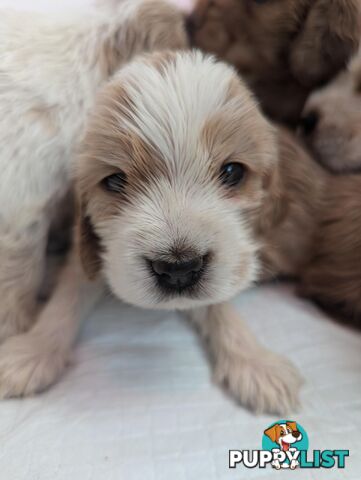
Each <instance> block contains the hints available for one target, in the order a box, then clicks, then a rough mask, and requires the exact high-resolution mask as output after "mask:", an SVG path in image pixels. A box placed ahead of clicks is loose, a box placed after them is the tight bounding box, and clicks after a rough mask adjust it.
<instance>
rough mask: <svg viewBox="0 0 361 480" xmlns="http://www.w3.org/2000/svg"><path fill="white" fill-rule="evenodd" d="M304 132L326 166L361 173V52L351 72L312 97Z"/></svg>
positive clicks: (313, 150) (338, 170) (301, 129)
mask: <svg viewBox="0 0 361 480" xmlns="http://www.w3.org/2000/svg"><path fill="white" fill-rule="evenodd" d="M300 133H301V134H302V137H303V138H304V140H305V141H306V142H307V144H308V146H309V147H310V148H311V150H312V152H313V153H314V154H315V157H316V158H317V159H318V160H319V161H320V163H322V164H323V165H324V166H325V167H327V168H329V169H330V170H332V171H334V172H353V171H360V170H361V51H360V53H359V55H358V56H357V57H356V58H355V59H354V61H353V62H352V64H351V66H350V69H349V71H347V72H345V73H342V74H340V76H339V77H338V78H337V79H336V80H335V81H334V82H333V83H332V84H330V85H329V86H327V87H325V88H323V89H321V90H319V91H317V92H315V93H314V94H312V95H311V96H310V98H309V99H308V101H307V103H306V106H305V109H304V112H303V115H302V119H301V124H300Z"/></svg>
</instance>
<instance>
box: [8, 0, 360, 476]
mask: <svg viewBox="0 0 361 480" xmlns="http://www.w3.org/2000/svg"><path fill="white" fill-rule="evenodd" d="M90 3H91V1H90V0H62V1H55V0H53V1H52V2H51V1H49V0H48V1H47V0H36V1H35V0H33V1H30V0H23V1H22V2H21V1H19V0H0V6H3V5H5V4H7V5H11V6H13V7H20V8H21V7H24V6H25V7H26V8H30V7H31V8H32V9H35V8H36V9H44V8H45V9H47V10H48V9H60V8H65V7H68V6H71V7H82V5H85V4H90ZM185 3H186V0H185ZM236 305H237V307H238V308H239V310H240V312H242V315H243V317H244V318H245V319H247V321H248V322H249V324H250V325H251V326H252V328H253V330H254V331H255V332H256V333H257V335H258V336H259V338H260V340H261V341H262V342H263V343H264V344H266V345H267V346H268V347H269V348H271V349H273V350H275V351H277V352H280V353H283V354H284V355H286V356H288V357H289V358H291V359H292V360H293V361H294V363H295V364H296V365H297V366H298V367H299V369H300V370H301V372H302V374H303V375H304V377H305V379H306V383H305V386H304V388H303V391H302V405H303V406H302V410H301V411H300V412H299V413H294V414H292V416H293V418H294V420H296V421H298V422H300V423H301V425H302V426H303V427H304V428H305V429H306V431H307V432H308V434H309V437H310V447H311V448H312V449H321V450H322V449H350V455H351V456H350V458H349V459H348V461H347V468H346V469H345V470H334V471H332V470H331V471H328V470H324V471H319V470H301V471H295V472H283V473H279V472H276V471H271V470H270V469H266V470H260V469H253V470H245V469H242V468H240V469H237V470H236V471H230V470H229V469H228V450H229V449H259V448H261V438H262V433H263V430H264V429H265V428H266V427H267V426H268V425H269V424H270V423H271V422H273V421H276V420H278V419H277V418H274V417H270V416H259V417H256V416H254V415H252V414H250V413H249V412H247V411H245V410H244V409H242V408H241V407H239V406H237V405H235V404H234V403H233V402H232V401H231V400H229V399H228V398H227V397H226V396H225V395H224V394H223V393H222V392H221V391H220V390H219V389H218V388H217V387H215V386H214V385H213V384H212V382H211V380H210V371H209V366H208V363H207V360H206V358H205V355H204V354H203V351H202V348H201V346H200V345H199V342H198V339H197V336H196V335H195V334H194V332H193V331H192V330H191V329H190V328H189V326H188V325H187V324H186V323H185V322H184V321H183V320H182V319H181V318H180V317H179V316H178V315H177V314H175V313H171V314H168V313H164V312H161V313H159V312H145V311H140V310H136V309H132V308H130V307H126V306H122V305H120V304H119V303H118V302H116V301H115V300H112V299H108V300H106V301H104V302H103V303H102V305H100V306H99V308H98V309H97V310H96V311H95V312H94V314H93V315H92V316H91V318H90V319H89V321H88V322H87V324H86V325H85V327H84V330H83V334H82V338H81V340H80V342H79V345H78V347H77V349H76V354H75V358H74V365H73V366H72V367H71V368H70V369H69V370H68V372H67V373H66V375H64V377H63V378H62V380H61V381H60V382H59V383H58V384H57V385H56V386H55V387H54V388H52V389H51V390H50V391H49V392H47V393H45V394H43V395H41V396H38V397H34V398H30V399H25V400H11V401H6V402H3V403H1V404H0V445H1V448H0V479H1V480H80V479H81V480H123V479H124V480H232V479H235V480H236V479H270V478H278V477H279V476H282V477H284V478H287V479H288V478H295V479H302V480H310V479H313V480H323V479H326V478H327V479H331V480H342V479H347V480H359V479H360V476H361V440H360V432H361V334H359V333H357V332H353V331H351V330H348V329H346V328H343V327H341V326H340V325H338V324H336V323H334V322H332V321H331V320H330V319H328V318H327V317H325V316H324V315H323V314H321V313H320V312H318V310H316V309H315V308H314V307H313V306H311V305H310V304H308V303H306V302H303V301H301V300H299V299H297V298H296V297H295V296H294V294H293V292H292V287H288V286H284V285H278V286H264V287H260V288H257V289H253V290H251V291H249V292H246V293H245V294H244V295H242V296H241V297H240V298H239V299H237V300H236Z"/></svg>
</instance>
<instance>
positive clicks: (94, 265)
mask: <svg viewBox="0 0 361 480" xmlns="http://www.w3.org/2000/svg"><path fill="white" fill-rule="evenodd" d="M77 211H78V213H77V225H76V228H77V232H76V234H77V248H78V253H79V256H80V261H81V264H82V267H83V269H84V272H85V274H86V276H87V277H88V278H89V280H94V279H95V278H96V277H97V275H98V274H99V271H100V269H101V258H100V251H101V245H100V241H99V237H98V236H97V234H96V233H95V231H94V228H93V225H92V222H91V218H90V216H89V215H88V214H87V212H86V202H85V200H84V199H80V201H79V202H78V207H77Z"/></svg>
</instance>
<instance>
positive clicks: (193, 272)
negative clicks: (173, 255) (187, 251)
mask: <svg viewBox="0 0 361 480" xmlns="http://www.w3.org/2000/svg"><path fill="white" fill-rule="evenodd" d="M206 262H207V255H204V256H197V257H193V258H191V259H188V260H186V261H174V262H167V261H163V260H155V261H151V262H149V263H150V267H151V271H152V273H153V275H154V276H155V277H156V279H157V282H158V285H159V286H160V288H161V289H162V290H164V291H165V292H169V293H172V292H174V293H182V292H183V291H185V290H187V289H190V288H192V287H194V286H196V284H197V283H198V282H199V281H200V279H201V277H202V275H203V272H204V270H205V266H206Z"/></svg>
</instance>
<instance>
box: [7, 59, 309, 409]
mask: <svg viewBox="0 0 361 480" xmlns="http://www.w3.org/2000/svg"><path fill="white" fill-rule="evenodd" d="M288 151H289V150H288ZM277 164H278V152H277V137H276V134H275V131H274V129H273V128H272V127H271V126H270V125H269V124H268V122H267V121H266V120H265V119H264V118H263V116H262V115H261V114H260V112H259V110H258V109H257V107H256V104H255V102H254V100H253V99H252V97H251V95H250V93H249V92H248V90H247V89H246V88H245V86H244V85H243V84H242V83H241V81H240V80H239V79H238V78H237V76H236V74H235V72H234V71H233V69H232V68H230V67H228V66H226V65H225V64H222V63H217V62H215V61H214V59H212V58H210V57H204V56H203V55H202V54H200V53H197V52H195V53H172V52H164V53H158V54H153V55H149V56H143V57H141V58H139V59H137V60H135V61H133V62H131V63H130V64H128V65H127V66H125V67H124V68H123V69H122V70H121V71H120V72H119V74H117V75H116V76H115V78H114V80H113V81H111V82H110V83H109V84H108V85H107V86H106V88H105V89H104V90H103V91H102V94H101V95H99V97H98V101H97V104H96V107H95V111H94V112H93V114H92V115H91V119H90V122H89V126H88V128H87V134H86V137H85V140H84V142H83V147H82V154H81V156H80V159H79V165H78V172H77V174H78V200H79V222H78V234H79V235H78V239H77V242H78V247H79V253H80V255H77V253H76V252H73V254H72V256H71V258H70V259H69V262H68V265H67V267H66V269H65V271H64V272H63V276H62V278H61V280H60V283H59V286H58V288H57V290H56V292H55V294H54V296H53V298H52V299H51V301H50V302H49V304H48V305H47V306H46V307H45V309H44V311H43V312H42V314H41V315H40V318H39V319H38V322H37V323H36V325H35V327H34V328H33V329H32V330H31V331H30V332H29V333H28V334H25V335H21V336H18V337H13V338H12V339H10V341H9V342H8V343H7V344H6V345H5V348H4V347H3V348H2V349H0V391H1V394H2V395H3V396H12V395H25V394H30V393H33V392H36V391H39V390H42V389H44V388H46V387H47V386H48V385H49V384H51V383H52V382H54V381H55V380H56V378H57V377H58V376H59V374H60V373H61V372H62V370H63V368H64V365H65V364H66V361H67V359H68V357H69V354H70V351H71V347H72V344H73V342H74V338H75V336H76V333H77V330H78V326H79V321H80V319H81V318H82V317H83V316H84V315H85V314H86V311H87V310H88V309H89V308H90V307H91V306H92V304H93V303H94V301H96V299H97V298H98V297H99V294H100V293H101V292H102V289H103V285H104V284H105V283H106V284H107V285H108V286H109V287H110V289H111V290H112V292H113V293H114V294H115V295H116V296H118V297H119V298H120V299H122V300H124V301H126V302H130V303H132V304H134V305H138V306H141V307H149V308H157V309H158V308H161V309H163V308H165V309H180V310H186V311H187V312H188V314H189V317H190V318H191V320H192V321H193V322H194V324H196V325H197V326H198V327H199V329H200V331H201V334H202V335H203V337H204V338H205V340H206V341H207V343H208V345H209V350H210V354H211V357H212V360H213V362H214V371H215V378H216V380H217V381H218V382H219V383H222V384H225V385H226V386H227V388H228V389H229V390H230V392H231V393H232V394H233V396H234V397H235V398H236V399H237V400H238V401H240V402H241V403H242V404H244V405H247V406H249V407H251V408H253V409H255V410H258V411H273V412H279V411H281V412H285V411H287V410H289V409H292V408H293V407H295V406H296V405H297V397H298V390H299V386H300V377H299V375H298V373H297V371H296V370H295V369H294V368H293V367H292V365H290V363H289V362H288V361H287V360H286V359H284V358H282V357H279V356H278V355H276V354H274V353H272V352H269V351H268V350H265V349H264V348H263V347H262V346H260V345H259V343H258V342H257V341H256V339H255V338H254V336H253V335H252V334H251V332H250V331H249V330H248V329H247V328H246V326H245V325H244V324H243V323H242V321H241V320H240V319H239V318H238V315H237V313H236V312H235V311H234V309H233V308H232V307H231V305H230V304H228V303H225V302H227V301H228V300H229V299H230V298H231V297H233V296H234V295H235V294H237V293H238V292H239V291H241V290H243V289H245V288H246V287H248V286H249V285H251V284H252V283H253V282H254V280H255V279H256V278H257V277H258V272H259V267H260V260H259V253H260V249H261V245H262V241H263V240H262V235H261V232H262V231H263V229H264V228H265V226H266V225H268V224H269V222H270V219H271V218H273V216H274V212H273V211H272V208H273V205H274V204H273V195H278V193H277V194H276V193H275V191H274V185H275V181H276V180H277V178H278V177H277V176H278V173H277V172H278V168H277ZM287 225H290V223H289V222H288V223H287ZM287 228H289V227H288V226H287ZM297 255H299V251H297ZM79 259H81V262H82V265H83V268H84V270H85V272H86V274H87V278H86V277H85V276H84V273H83V270H82V268H81V267H80V264H79Z"/></svg>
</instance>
